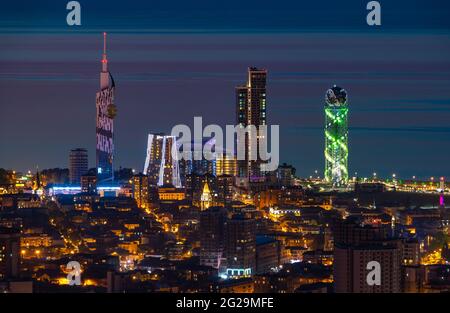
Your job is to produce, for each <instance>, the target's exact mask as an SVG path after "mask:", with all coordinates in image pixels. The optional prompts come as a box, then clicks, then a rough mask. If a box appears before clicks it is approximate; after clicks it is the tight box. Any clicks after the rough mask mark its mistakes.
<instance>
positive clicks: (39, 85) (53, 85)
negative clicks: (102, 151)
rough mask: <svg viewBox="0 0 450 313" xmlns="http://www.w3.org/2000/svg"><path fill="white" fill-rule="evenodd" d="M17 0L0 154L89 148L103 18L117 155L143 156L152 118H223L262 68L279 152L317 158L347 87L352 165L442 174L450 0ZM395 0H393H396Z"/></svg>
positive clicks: (7, 16)
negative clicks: (74, 20) (329, 114)
mask: <svg viewBox="0 0 450 313" xmlns="http://www.w3.org/2000/svg"><path fill="white" fill-rule="evenodd" d="M67 2H68V1H48V0H47V1H14V2H8V3H2V4H1V9H0V167H3V168H9V169H16V170H28V169H34V168H35V167H36V166H37V165H38V166H39V168H41V169H43V168H49V167H67V166H68V154H69V150H70V149H71V148H76V147H85V148H87V149H88V150H89V154H90V166H92V167H93V166H94V162H95V92H96V91H97V89H98V88H99V72H100V59H101V53H102V35H101V32H102V31H107V32H108V34H109V35H108V59H109V66H110V71H111V72H112V75H113V76H114V79H115V82H116V88H117V89H116V105H117V107H118V115H117V118H116V120H115V140H116V141H115V147H116V159H115V166H116V167H119V166H122V167H133V168H135V169H137V170H142V168H143V163H144V160H145V148H146V138H147V134H148V133H149V132H169V131H170V129H171V128H172V126H174V125H175V124H188V125H190V124H192V122H193V117H194V116H203V118H204V123H205V124H206V123H215V124H219V125H225V124H233V123H234V122H235V121H234V117H235V95H234V87H235V86H236V85H239V84H242V83H244V82H245V80H246V70H247V67H248V66H257V67H263V68H267V69H268V72H269V74H268V75H269V76H268V91H267V95H268V120H269V124H279V125H280V131H281V161H282V162H288V163H291V164H293V165H294V166H295V167H296V168H297V173H298V174H299V175H300V176H309V175H311V174H313V172H314V170H315V169H317V170H319V171H320V172H322V171H323V164H324V158H323V148H324V139H323V120H324V116H323V104H324V95H325V91H326V90H327V89H328V88H329V87H331V86H332V85H333V84H337V85H339V86H341V87H343V88H345V89H346V90H347V92H348V94H349V109H350V113H349V126H350V130H349V172H350V176H353V173H354V172H358V175H359V176H369V175H371V174H372V173H373V172H374V171H375V172H377V173H378V176H387V175H391V174H392V173H396V174H397V175H398V176H399V177H404V178H410V177H411V176H412V175H416V176H418V177H423V178H425V177H430V176H446V177H448V178H450V167H449V161H450V36H449V35H450V19H449V18H448V14H449V12H450V3H448V2H447V1H429V0H428V1H424V0H420V1H419V0H416V1H406V0H399V1H392V0H391V1H386V0H385V1H380V2H381V5H382V24H383V25H382V26H381V27H376V28H374V27H369V26H367V24H366V21H365V20H366V13H367V11H366V8H365V6H366V4H367V2H368V1H362V0H359V1H356V0H350V1H349V0H346V1H337V0H336V1H332V0H328V1H326V0H316V1H311V2H312V3H309V2H306V1H266V0H263V1H253V0H251V1H226V2H219V1H212V0H208V1H205V0H195V1H194V0H185V1H178V0H177V1H145V2H144V1H142V3H141V1H134V0H132V1H130V0H128V1H103V0H102V1H80V3H81V6H82V26H79V27H69V26H67V25H66V23H65V20H66V14H67V11H66V9H65V6H66V3H67ZM393 2H395V3H393Z"/></svg>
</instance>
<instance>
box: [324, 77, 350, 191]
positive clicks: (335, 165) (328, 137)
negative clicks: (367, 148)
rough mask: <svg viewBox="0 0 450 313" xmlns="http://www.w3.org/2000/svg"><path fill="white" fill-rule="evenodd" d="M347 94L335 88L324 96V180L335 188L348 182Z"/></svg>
mask: <svg viewBox="0 0 450 313" xmlns="http://www.w3.org/2000/svg"><path fill="white" fill-rule="evenodd" d="M347 115H348V106H347V92H346V91H345V90H344V89H342V88H340V87H337V86H336V85H334V86H333V88H331V89H328V91H327V93H326V95H325V175H324V176H325V180H326V181H327V182H329V183H331V184H332V185H333V186H335V187H340V186H343V185H345V184H346V183H347V181H348V125H347Z"/></svg>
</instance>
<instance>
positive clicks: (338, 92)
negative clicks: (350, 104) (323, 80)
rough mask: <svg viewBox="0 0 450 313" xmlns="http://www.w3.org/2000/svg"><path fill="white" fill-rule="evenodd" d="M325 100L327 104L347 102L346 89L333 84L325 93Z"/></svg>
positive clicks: (333, 104) (337, 104)
mask: <svg viewBox="0 0 450 313" xmlns="http://www.w3.org/2000/svg"><path fill="white" fill-rule="evenodd" d="M325 102H326V104H327V105H329V106H343V105H345V104H346V103H347V91H345V89H343V88H341V87H338V86H336V85H334V86H333V87H332V88H330V89H328V90H327V92H326V94H325Z"/></svg>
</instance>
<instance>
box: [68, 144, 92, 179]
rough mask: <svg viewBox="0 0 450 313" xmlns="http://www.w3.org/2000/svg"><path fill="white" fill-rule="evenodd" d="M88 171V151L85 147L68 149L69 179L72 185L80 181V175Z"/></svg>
mask: <svg viewBox="0 0 450 313" xmlns="http://www.w3.org/2000/svg"><path fill="white" fill-rule="evenodd" d="M87 172H88V152H87V150H86V149H82V148H77V149H72V150H70V155H69V179H70V183H71V184H72V185H79V184H80V183H81V176H83V175H85V174H86V173H87Z"/></svg>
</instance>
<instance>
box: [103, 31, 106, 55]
mask: <svg viewBox="0 0 450 313" xmlns="http://www.w3.org/2000/svg"><path fill="white" fill-rule="evenodd" d="M103 54H104V55H106V32H103Z"/></svg>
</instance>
